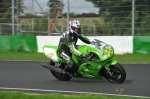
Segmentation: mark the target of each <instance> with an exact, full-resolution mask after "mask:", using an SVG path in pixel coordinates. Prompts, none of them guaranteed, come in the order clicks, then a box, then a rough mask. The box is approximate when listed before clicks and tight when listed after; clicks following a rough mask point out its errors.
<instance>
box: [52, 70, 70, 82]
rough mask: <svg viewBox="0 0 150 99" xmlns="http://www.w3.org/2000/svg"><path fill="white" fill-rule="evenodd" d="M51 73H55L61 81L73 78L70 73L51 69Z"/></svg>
mask: <svg viewBox="0 0 150 99" xmlns="http://www.w3.org/2000/svg"><path fill="white" fill-rule="evenodd" d="M50 71H51V70H50ZM51 73H52V74H53V76H54V77H56V78H57V79H58V80H61V81H68V80H70V79H71V78H72V77H70V76H69V75H66V74H60V73H57V72H55V71H51Z"/></svg>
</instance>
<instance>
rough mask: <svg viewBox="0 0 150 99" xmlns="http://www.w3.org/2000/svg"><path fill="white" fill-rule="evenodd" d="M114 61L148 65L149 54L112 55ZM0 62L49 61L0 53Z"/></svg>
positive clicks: (40, 55)
mask: <svg viewBox="0 0 150 99" xmlns="http://www.w3.org/2000/svg"><path fill="white" fill-rule="evenodd" d="M113 59H114V60H117V61H118V62H119V63H125V64H150V54H123V55H114V58H113ZM0 60H29V61H49V59H48V58H47V57H46V56H45V55H44V54H43V53H37V52H15V51H14V52H9V51H8V52H0Z"/></svg>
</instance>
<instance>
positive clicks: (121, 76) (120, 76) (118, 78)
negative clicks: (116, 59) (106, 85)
mask: <svg viewBox="0 0 150 99" xmlns="http://www.w3.org/2000/svg"><path fill="white" fill-rule="evenodd" d="M110 73H111V75H112V76H109V75H108V74H105V75H104V77H105V78H106V79H107V80H108V81H110V82H112V83H122V82H123V81H124V80H125V79H126V71H125V70H124V68H123V67H122V65H121V64H119V63H117V64H116V65H113V66H110Z"/></svg>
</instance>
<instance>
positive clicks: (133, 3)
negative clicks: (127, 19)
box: [132, 0, 135, 36]
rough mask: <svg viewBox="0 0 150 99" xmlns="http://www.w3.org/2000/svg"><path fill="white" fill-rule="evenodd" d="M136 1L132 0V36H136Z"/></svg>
mask: <svg viewBox="0 0 150 99" xmlns="http://www.w3.org/2000/svg"><path fill="white" fill-rule="evenodd" d="M134 6H135V0H132V36H134V12H135V11H134V10H135V7H134Z"/></svg>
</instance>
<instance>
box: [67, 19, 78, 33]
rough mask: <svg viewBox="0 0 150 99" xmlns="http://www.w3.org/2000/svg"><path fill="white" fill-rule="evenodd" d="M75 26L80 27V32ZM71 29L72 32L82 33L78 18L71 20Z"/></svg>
mask: <svg viewBox="0 0 150 99" xmlns="http://www.w3.org/2000/svg"><path fill="white" fill-rule="evenodd" d="M75 28H79V29H80V30H79V32H76V31H74V30H75ZM69 29H70V32H71V33H75V34H76V35H77V36H78V35H79V34H80V33H81V24H80V22H79V21H78V20H71V21H70V22H69Z"/></svg>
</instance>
